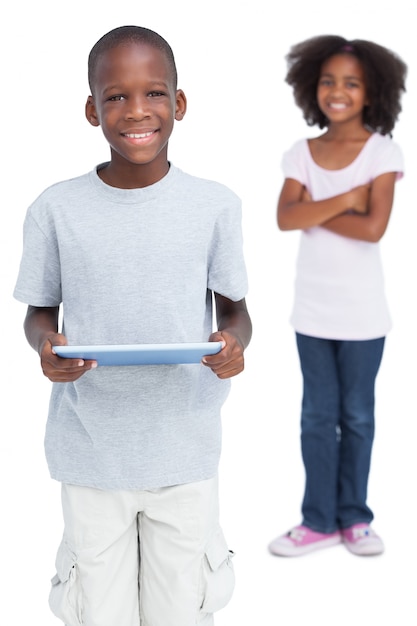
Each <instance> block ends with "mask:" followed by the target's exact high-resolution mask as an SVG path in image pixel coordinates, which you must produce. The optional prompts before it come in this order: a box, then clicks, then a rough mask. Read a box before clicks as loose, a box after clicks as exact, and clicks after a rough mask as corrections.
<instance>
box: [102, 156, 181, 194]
mask: <svg viewBox="0 0 417 626" xmlns="http://www.w3.org/2000/svg"><path fill="white" fill-rule="evenodd" d="M169 168H170V164H169V161H168V160H167V159H165V161H164V162H161V163H159V162H157V161H153V162H152V163H147V164H140V165H138V164H135V163H127V162H126V161H123V163H118V162H117V160H115V159H112V160H111V161H110V162H109V163H108V165H106V166H105V167H103V168H101V169H100V170H99V171H98V176H99V177H100V178H101V180H102V181H103V182H104V183H106V185H110V186H111V187H117V188H119V189H139V188H142V187H149V185H154V184H155V183H157V182H158V181H160V180H161V179H162V178H164V176H166V175H167V174H168V171H169Z"/></svg>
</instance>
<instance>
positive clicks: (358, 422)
mask: <svg viewBox="0 0 417 626" xmlns="http://www.w3.org/2000/svg"><path fill="white" fill-rule="evenodd" d="M384 341H385V339H384V338H383V337H382V338H380V339H373V340H369V341H341V342H338V344H339V345H338V368H339V372H340V381H341V398H342V404H341V416H340V431H341V441H340V467H339V486H338V488H339V497H338V512H337V518H338V523H339V525H340V527H341V528H347V527H349V526H352V525H353V524H356V523H358V522H367V523H370V522H371V521H372V519H373V513H372V511H371V509H370V508H369V507H368V505H367V503H366V500H367V488H368V478H369V470H370V464H371V453H372V445H373V440H374V430H375V420H374V407H375V379H376V376H377V373H378V370H379V366H380V364H381V359H382V354H383V350H384Z"/></svg>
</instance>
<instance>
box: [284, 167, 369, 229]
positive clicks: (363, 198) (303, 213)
mask: <svg viewBox="0 0 417 626" xmlns="http://www.w3.org/2000/svg"><path fill="white" fill-rule="evenodd" d="M368 196H369V186H368V185H361V186H360V187H355V188H354V189H352V190H350V191H348V192H346V193H342V194H339V195H337V196H333V197H332V198H326V200H318V201H313V200H312V199H311V196H310V194H309V193H308V191H307V190H306V188H305V187H304V186H303V185H302V184H301V183H300V182H299V181H298V180H295V179H293V178H286V179H285V181H284V185H283V187H282V190H281V194H280V197H279V200H278V210H277V221H278V227H279V228H280V229H281V230H298V229H300V230H305V229H307V228H312V227H313V226H323V224H324V223H325V222H328V221H329V220H331V219H332V218H335V217H337V216H339V215H343V213H346V212H347V211H352V212H353V211H354V212H356V213H360V214H363V213H366V211H367V209H368Z"/></svg>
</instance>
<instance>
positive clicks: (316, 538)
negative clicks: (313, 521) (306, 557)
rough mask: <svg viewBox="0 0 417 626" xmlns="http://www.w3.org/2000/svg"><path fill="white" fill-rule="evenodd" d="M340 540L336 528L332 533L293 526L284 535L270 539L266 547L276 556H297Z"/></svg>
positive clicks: (333, 544)
mask: <svg viewBox="0 0 417 626" xmlns="http://www.w3.org/2000/svg"><path fill="white" fill-rule="evenodd" d="M341 541H342V536H341V534H340V531H338V530H337V531H336V532H334V533H316V532H315V531H314V530H311V529H310V528H307V526H295V528H293V529H292V530H290V531H289V532H288V533H286V534H285V535H281V536H280V537H277V538H276V539H274V540H273V541H271V543H270V544H269V546H268V549H269V551H270V552H271V553H272V554H275V555H277V556H299V555H302V554H307V552H312V551H313V550H321V549H322V548H329V547H330V546H335V545H336V544H338V543H341Z"/></svg>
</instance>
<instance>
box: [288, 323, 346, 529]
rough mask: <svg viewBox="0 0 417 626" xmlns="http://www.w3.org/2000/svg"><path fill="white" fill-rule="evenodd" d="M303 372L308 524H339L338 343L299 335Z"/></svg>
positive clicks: (329, 526) (305, 515)
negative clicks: (336, 344)
mask: <svg viewBox="0 0 417 626" xmlns="http://www.w3.org/2000/svg"><path fill="white" fill-rule="evenodd" d="M296 339H297V348H298V354H299V357H300V366H301V371H302V374H303V399H302V411H301V451H302V457H303V463H304V468H305V474H306V482H305V491H304V498H303V502H302V515H303V524H305V525H306V526H308V527H309V528H311V529H313V530H315V531H317V532H323V533H330V532H333V531H335V530H336V529H337V526H338V523H337V490H338V468H339V444H340V442H339V428H338V425H339V421H340V408H341V407H340V385H339V377H338V370H337V354H336V346H335V342H333V341H330V340H327V339H320V338H316V337H308V336H306V335H301V334H299V333H297V334H296Z"/></svg>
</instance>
